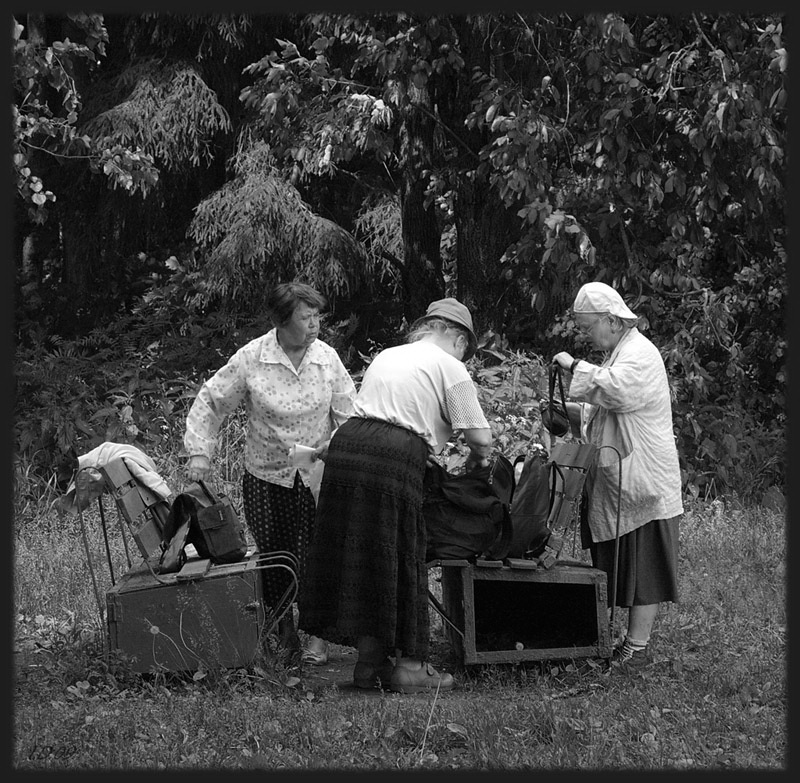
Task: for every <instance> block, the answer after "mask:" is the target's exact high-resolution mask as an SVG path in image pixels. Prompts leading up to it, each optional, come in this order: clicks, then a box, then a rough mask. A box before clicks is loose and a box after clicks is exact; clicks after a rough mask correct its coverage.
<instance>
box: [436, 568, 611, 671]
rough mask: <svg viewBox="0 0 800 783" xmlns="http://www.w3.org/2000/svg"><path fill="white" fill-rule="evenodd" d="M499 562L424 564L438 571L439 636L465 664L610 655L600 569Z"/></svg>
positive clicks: (604, 587)
mask: <svg viewBox="0 0 800 783" xmlns="http://www.w3.org/2000/svg"><path fill="white" fill-rule="evenodd" d="M505 562H506V563H508V564H504V563H502V562H500V561H485V562H483V563H481V561H478V564H472V563H469V562H467V561H465V560H439V561H434V562H432V563H431V564H430V565H438V566H441V575H442V577H441V578H442V608H443V610H444V615H445V617H446V619H447V620H448V621H449V622H445V631H446V633H447V635H448V639H449V641H450V643H451V644H452V646H453V649H454V651H455V652H456V654H457V655H458V656H459V657H460V658H461V659H462V661H463V663H464V664H465V665H469V664H478V663H513V662H516V661H540V660H547V659H560V660H566V659H573V658H587V657H592V658H593V657H598V658H610V657H611V634H610V629H609V622H608V611H607V593H606V574H605V572H604V571H600V570H598V569H595V568H592V567H590V566H588V565H581V564H577V563H567V562H557V563H556V564H555V565H553V566H552V567H550V568H547V569H544V568H532V567H531V563H530V561H524V560H520V561H515V560H508V561H505ZM456 629H457V630H456ZM519 645H521V646H522V648H521V649H519Z"/></svg>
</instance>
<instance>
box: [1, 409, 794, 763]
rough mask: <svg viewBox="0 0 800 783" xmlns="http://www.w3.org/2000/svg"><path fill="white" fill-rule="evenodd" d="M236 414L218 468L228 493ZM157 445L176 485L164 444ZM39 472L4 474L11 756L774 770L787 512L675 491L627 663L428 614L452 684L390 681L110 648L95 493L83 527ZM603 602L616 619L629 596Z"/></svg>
mask: <svg viewBox="0 0 800 783" xmlns="http://www.w3.org/2000/svg"><path fill="white" fill-rule="evenodd" d="M235 424H236V426H234V425H231V426H230V428H229V429H228V430H225V431H224V432H223V440H224V443H223V444H222V452H221V454H222V456H221V457H219V458H218V463H219V464H220V465H221V467H220V469H219V472H218V474H217V476H216V478H215V479H214V480H213V481H212V484H213V485H214V486H215V487H216V488H217V489H219V490H221V491H224V492H226V493H227V494H228V495H229V496H230V497H231V498H232V500H233V501H234V503H235V504H236V505H237V507H238V508H241V501H240V498H239V480H240V474H239V473H238V471H237V469H236V468H235V467H231V466H236V465H238V464H239V462H238V459H233V458H232V457H231V455H234V454H237V453H239V452H240V449H241V443H240V437H239V435H238V432H239V430H238V429H237V427H238V426H239V423H236V422H235ZM226 444H227V445H226ZM155 461H156V463H157V464H158V465H160V468H161V472H162V475H163V476H164V477H165V478H166V479H167V481H168V483H170V485H171V486H173V488H174V489H180V487H181V486H182V479H181V477H180V475H179V473H178V469H177V467H176V466H177V465H178V464H179V461H178V459H177V457H176V456H175V455H165V456H164V457H163V458H161V459H156V460H155ZM23 479H24V477H23ZM35 489H36V488H33V489H32V488H30V487H29V486H27V485H26V484H25V482H24V480H23V481H21V482H18V484H17V487H16V491H15V525H14V529H15V537H14V543H15V553H14V555H15V557H14V609H15V623H14V649H15V658H16V660H17V664H18V665H17V666H16V671H15V681H14V696H13V698H14V702H13V709H14V715H13V758H12V764H13V767H14V768H15V769H19V770H26V771H27V770H77V769H85V770H107V769H114V770H149V769H153V770H178V769H182V770H187V769H201V768H208V767H213V768H227V769H232V770H233V769H264V770H267V769H269V770H275V769H289V770H302V769H323V770H324V769H353V770H469V769H480V770H490V769H495V770H524V769H537V770H564V769H570V770H659V771H661V770H703V771H705V770H751V771H752V770H761V769H763V770H784V769H786V768H787V755H788V742H787V725H786V721H787V712H788V710H787V690H786V686H787V667H786V641H787V639H786V600H785V577H786V566H785V561H786V529H785V525H786V520H785V519H784V517H783V516H782V515H780V514H778V513H776V512H774V511H770V510H767V509H764V508H762V507H759V506H755V507H747V508H744V507H740V506H739V505H737V504H736V503H734V502H729V503H725V502H723V501H720V500H715V501H713V502H701V501H696V502H692V503H691V504H690V505H689V506H688V507H687V512H686V514H685V516H684V518H683V521H682V523H681V549H680V561H679V579H680V588H681V600H680V603H678V604H668V605H666V606H664V607H663V608H662V611H661V613H660V615H659V617H658V619H657V620H656V625H655V628H654V632H653V637H652V640H651V644H650V647H651V655H652V659H653V663H652V665H651V666H650V667H648V668H646V669H643V670H642V671H640V672H639V673H625V672H620V671H617V670H614V671H611V672H609V671H608V670H607V668H606V667H605V666H603V665H601V661H599V660H591V659H577V660H572V661H570V660H566V661H555V660H550V661H544V662H540V663H534V662H530V663H522V664H511V663H508V664H494V665H483V666H471V667H468V668H467V669H466V670H464V668H463V667H460V668H459V667H458V661H456V660H455V658H454V656H453V653H452V651H451V649H450V647H449V645H448V644H447V643H446V641H445V638H444V630H443V625H442V623H441V621H440V620H439V618H438V616H437V615H436V614H435V613H432V622H431V640H432V649H433V653H432V660H433V662H434V664H435V665H437V666H439V667H440V668H444V669H446V670H448V671H454V673H455V674H456V678H457V688H456V689H455V690H453V691H452V692H449V693H442V694H431V695H425V696H402V695H399V694H391V693H362V692H358V691H353V690H352V689H344V690H342V689H337V688H336V687H334V686H330V687H328V686H325V687H311V686H310V684H309V683H310V681H309V680H307V679H306V678H304V677H300V678H298V677H295V676H293V673H292V672H291V671H287V670H286V669H284V668H282V666H281V665H280V663H279V662H277V661H276V660H275V659H274V658H270V659H267V660H263V659H260V660H258V661H256V662H254V664H252V665H250V666H248V667H243V668H239V669H220V668H215V667H214V666H213V665H209V666H204V667H202V666H201V667H199V668H198V670H197V671H194V672H192V671H190V672H187V673H185V674H180V675H179V674H175V673H171V672H168V671H155V672H151V673H145V674H138V673H136V672H135V671H133V670H132V669H131V667H130V664H129V662H127V661H126V660H125V656H123V655H121V654H120V653H118V652H117V651H111V650H108V649H107V646H106V640H105V631H104V621H103V619H102V617H101V611H104V606H103V604H104V595H105V592H106V590H108V589H109V588H110V586H111V579H110V573H109V569H108V565H107V558H106V551H105V543H104V539H103V535H102V524H101V518H100V515H99V510H98V507H97V504H96V503H95V504H93V505H92V506H91V507H90V508H89V509H87V510H86V512H84V515H83V519H82V522H83V525H82V524H81V518H78V517H63V518H60V517H59V516H58V514H57V512H56V509H55V506H54V504H53V502H52V497H51V499H50V500H48V494H47V493H46V492H45V493H42V492H37V491H35ZM104 508H105V514H104V517H105V522H106V525H107V528H108V533H109V546H110V550H111V564H112V567H113V569H114V572H115V575H116V579H119V577H120V576H121V575H122V574H123V573H124V572H125V571H126V570H127V569H128V568H129V565H128V556H127V555H126V552H125V549H124V547H123V546H122V540H123V539H122V536H121V534H120V531H119V527H118V522H117V513H116V509H115V508H114V507H113V504H112V502H111V500H110V499H109V498H108V497H107V496H105V497H104ZM84 530H85V532H86V539H87V541H88V544H89V551H90V556H89V557H88V558H87V555H86V552H85V549H84V533H83V531H84ZM43 553H46V555H44V554H43ZM130 554H131V557H133V559H134V561H136V560H137V559H138V557H136V556H135V552H131V553H130ZM567 556H568V557H573V556H574V554H573V552H568V553H567ZM89 564H91V565H92V567H91V568H90V567H89ZM92 574H94V578H95V580H96V582H97V593H95V589H94V586H93V580H92ZM435 575H436V572H435V570H432V572H431V577H432V581H431V584H432V587H433V588H434V591H435V590H436V589H437V586H438V583H437V582H436V581H435V579H434V577H435ZM98 596H99V600H98ZM98 604H99V605H98ZM616 620H617V625H618V627H624V624H625V620H626V612H625V610H618V611H617V613H616Z"/></svg>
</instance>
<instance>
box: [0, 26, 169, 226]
mask: <svg viewBox="0 0 800 783" xmlns="http://www.w3.org/2000/svg"><path fill="white" fill-rule="evenodd" d="M67 16H68V18H69V19H70V20H71V21H72V22H73V23H74V25H75V28H76V30H77V31H78V32H79V34H82V35H83V36H84V37H85V43H83V44H81V43H75V42H73V41H70V40H69V38H66V39H65V40H64V41H55V42H53V43H52V44H50V45H47V44H46V43H45V42H44V40H42V37H41V35H42V31H40V30H37V29H36V28H35V27H34V28H33V29H29V30H28V31H27V33H28V38H27V40H26V39H23V38H22V34H23V32H24V31H25V27H24V26H23V25H21V24H20V23H19V22H18V21H17V20H16V19H14V24H13V27H12V31H13V39H14V43H13V50H12V51H13V64H12V83H13V86H14V93H15V97H16V99H17V100H16V102H15V103H13V104H12V121H13V140H12V149H13V155H12V161H13V167H14V172H15V174H16V179H17V183H16V184H17V194H18V197H20V198H21V199H22V200H23V201H24V202H26V203H28V204H29V207H28V217H29V219H30V220H31V221H32V222H33V223H44V221H45V220H46V219H47V213H46V211H45V207H46V205H47V202H55V200H56V194H55V193H54V192H52V191H50V190H45V187H44V184H43V181H42V179H41V177H39V176H37V175H36V174H35V173H33V171H32V166H34V159H35V158H41V157H42V156H45V157H46V156H52V157H54V158H67V159H73V160H80V159H88V160H89V161H90V163H91V166H92V167H93V169H94V170H96V171H102V172H103V173H104V174H105V175H106V176H107V177H108V178H109V182H110V183H111V184H112V185H113V186H115V187H116V186H117V185H119V186H121V187H123V188H124V189H126V190H136V189H140V190H141V191H142V193H146V192H147V190H148V189H149V188H150V187H151V186H152V185H153V184H154V183H155V181H156V180H157V177H158V175H157V172H156V171H155V170H154V169H153V165H152V164H153V161H152V157H150V156H149V155H147V154H145V153H143V151H142V150H141V148H139V147H137V146H135V145H134V147H133V148H128V147H126V146H124V145H121V144H108V145H107V144H105V143H104V142H103V141H102V140H97V139H93V138H92V136H90V135H89V134H88V133H86V132H81V131H80V130H79V126H78V120H79V111H80V110H81V109H82V105H81V97H80V93H79V88H78V83H79V81H80V79H81V76H82V75H83V74H82V68H81V65H80V61H81V60H83V61H86V63H88V68H89V69H90V70H91V68H92V67H93V66H94V65H95V60H96V58H97V57H98V56H103V55H104V54H105V45H106V43H107V42H108V33H107V31H106V29H105V27H104V25H103V18H102V15H99V14H85V13H78V14H68V15H67ZM54 96H57V98H56V97H54ZM128 141H130V140H128ZM39 165H41V166H42V167H45V166H46V164H44V163H41V164H39Z"/></svg>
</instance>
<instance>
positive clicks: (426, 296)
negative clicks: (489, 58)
mask: <svg viewBox="0 0 800 783" xmlns="http://www.w3.org/2000/svg"><path fill="white" fill-rule="evenodd" d="M432 150H433V120H432V118H431V117H430V116H429V115H428V114H427V113H426V112H424V111H423V110H421V109H419V108H416V107H414V106H411V107H410V108H409V109H408V111H407V112H406V116H405V119H404V122H403V127H402V131H401V134H400V159H401V161H402V164H401V171H402V176H401V180H400V210H401V222H402V234H403V261H404V268H403V312H404V314H405V317H406V319H407V320H408V321H409V323H411V322H413V321H414V320H415V319H417V318H419V317H420V316H421V315H424V313H425V310H426V308H427V306H428V304H429V303H430V302H431V301H433V300H435V299H441V298H442V297H443V296H444V276H443V274H442V257H441V254H440V252H439V245H440V242H441V229H440V227H439V225H438V222H437V220H436V209H435V206H434V204H430V205H429V206H428V207H426V206H425V188H426V187H427V182H428V177H427V176H426V175H425V174H423V171H424V170H426V169H430V168H431V158H432Z"/></svg>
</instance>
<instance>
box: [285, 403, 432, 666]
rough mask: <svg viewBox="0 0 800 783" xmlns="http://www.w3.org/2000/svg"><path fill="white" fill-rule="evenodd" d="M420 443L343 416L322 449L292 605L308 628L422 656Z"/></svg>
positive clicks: (423, 454) (426, 630)
mask: <svg viewBox="0 0 800 783" xmlns="http://www.w3.org/2000/svg"><path fill="white" fill-rule="evenodd" d="M427 457H428V447H427V445H426V443H425V441H423V440H422V438H420V437H419V436H418V435H415V434H414V433H412V432H410V431H408V430H405V429H402V428H400V427H395V426H394V425H392V424H387V423H385V422H381V421H377V420H375V419H360V418H351V419H348V420H347V421H346V422H345V423H344V424H343V425H342V426H341V427H339V429H338V430H337V431H336V433H335V435H334V437H333V439H332V440H331V443H330V446H329V448H328V455H327V457H326V459H325V470H324V472H323V474H322V484H321V486H320V493H319V501H318V503H317V517H316V530H315V533H314V538H313V541H312V543H311V547H310V549H309V552H308V562H307V566H306V573H305V579H304V582H303V585H301V590H300V598H299V601H298V606H299V610H300V625H301V627H302V628H304V629H305V630H306V631H307V632H308V633H311V634H315V635H316V636H319V637H321V638H323V639H328V640H330V641H332V642H336V643H339V644H346V645H349V646H352V647H355V646H357V643H358V638H359V637H361V636H372V637H376V638H377V639H378V640H379V641H380V642H381V643H382V644H383V645H384V646H385V647H386V648H387V649H389V650H391V649H393V648H399V649H400V650H402V652H403V654H404V655H408V656H411V657H415V658H419V659H424V658H425V657H426V656H427V652H428V643H429V636H430V626H429V617H428V598H427V596H428V593H427V590H428V570H427V566H426V563H425V545H426V534H425V522H424V519H423V516H422V494H423V477H424V475H425V464H426V461H427Z"/></svg>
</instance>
